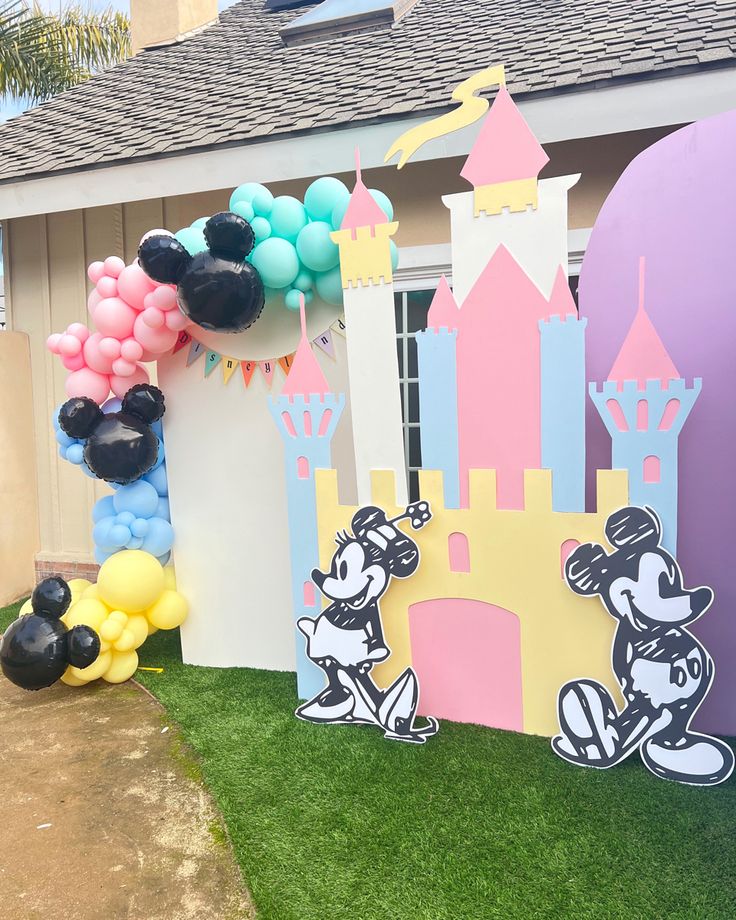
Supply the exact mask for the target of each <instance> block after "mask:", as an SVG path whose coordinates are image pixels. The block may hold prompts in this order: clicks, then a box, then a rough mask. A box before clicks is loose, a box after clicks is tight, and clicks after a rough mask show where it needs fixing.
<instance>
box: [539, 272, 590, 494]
mask: <svg viewBox="0 0 736 920" xmlns="http://www.w3.org/2000/svg"><path fill="white" fill-rule="evenodd" d="M587 323H588V321H587V319H580V318H578V314H577V310H576V309H575V301H574V300H573V298H572V294H571V292H570V287H569V285H568V283H567V278H566V277H565V272H564V271H563V269H562V267H560V268H559V269H558V271H557V278H556V279H555V284H554V287H553V288H552V296H551V298H550V304H549V317H548V318H547V319H543V320H540V321H539V334H540V358H541V371H540V372H541V400H542V403H541V406H542V467H543V468H544V469H550V470H552V507H553V509H554V510H555V511H585V327H586V325H587Z"/></svg>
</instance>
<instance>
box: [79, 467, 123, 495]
mask: <svg viewBox="0 0 736 920" xmlns="http://www.w3.org/2000/svg"><path fill="white" fill-rule="evenodd" d="M79 468H80V470H81V471H82V472H83V473H84V475H85V476H89V478H90V479H99V478H100V477H99V476H98V475H97V473H93V472H92V470H91V469H90V468H89V467H88V466H87V463H86V461H84V460H83V461H82V462H81V464H80V466H79ZM108 485H109V486H110V487H111V488H113V489H118V488H119V484H118V483H117V482H108Z"/></svg>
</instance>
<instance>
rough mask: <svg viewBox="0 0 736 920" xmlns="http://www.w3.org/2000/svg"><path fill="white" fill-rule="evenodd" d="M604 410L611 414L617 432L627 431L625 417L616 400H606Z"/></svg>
mask: <svg viewBox="0 0 736 920" xmlns="http://www.w3.org/2000/svg"><path fill="white" fill-rule="evenodd" d="M606 409H608V411H609V412H610V413H611V418H612V419H613V423H614V425H615V426H616V427H617V428H618V430H619V431H628V430H629V426H628V424H627V422H626V416H625V415H624V410H623V409H622V408H621V404H620V403H619V401H618V400H617V399H607V400H606Z"/></svg>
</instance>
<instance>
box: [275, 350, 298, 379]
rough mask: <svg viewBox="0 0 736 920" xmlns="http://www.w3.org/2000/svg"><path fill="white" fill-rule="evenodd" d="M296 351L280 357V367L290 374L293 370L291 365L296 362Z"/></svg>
mask: <svg viewBox="0 0 736 920" xmlns="http://www.w3.org/2000/svg"><path fill="white" fill-rule="evenodd" d="M294 355H295V352H292V353H291V354H290V355H284V357H283V358H279V367H280V368H281V370H282V371H283V372H284V373H285V374H288V373H289V371H290V370H291V365H292V364H293V363H294Z"/></svg>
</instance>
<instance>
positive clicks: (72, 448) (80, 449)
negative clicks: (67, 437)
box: [66, 443, 84, 466]
mask: <svg viewBox="0 0 736 920" xmlns="http://www.w3.org/2000/svg"><path fill="white" fill-rule="evenodd" d="M66 459H67V460H68V461H69V462H70V463H74V464H76V465H77V466H78V465H79V464H80V463H81V462H82V461H83V460H84V446H83V445H82V444H78V443H75V444H70V445H69V447H67V449H66Z"/></svg>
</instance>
